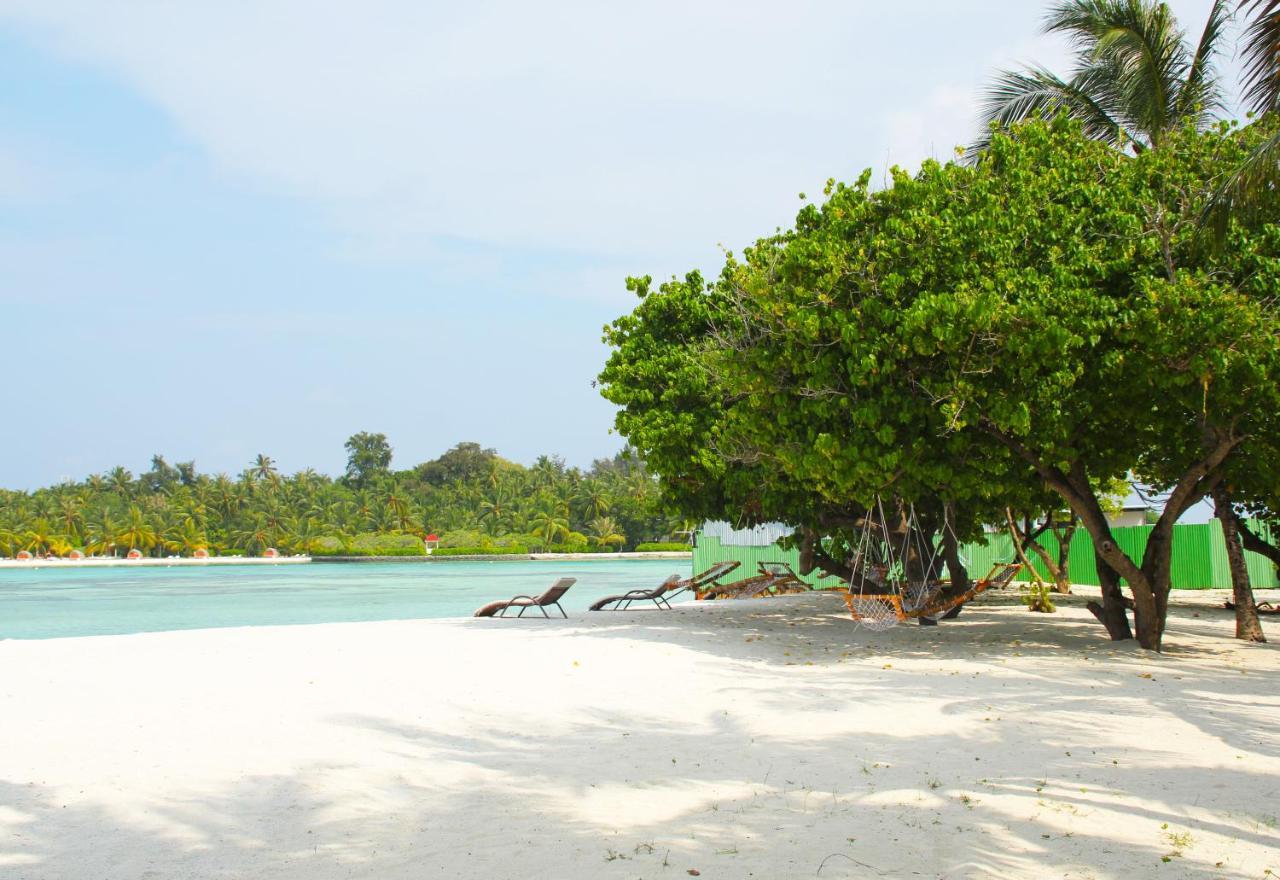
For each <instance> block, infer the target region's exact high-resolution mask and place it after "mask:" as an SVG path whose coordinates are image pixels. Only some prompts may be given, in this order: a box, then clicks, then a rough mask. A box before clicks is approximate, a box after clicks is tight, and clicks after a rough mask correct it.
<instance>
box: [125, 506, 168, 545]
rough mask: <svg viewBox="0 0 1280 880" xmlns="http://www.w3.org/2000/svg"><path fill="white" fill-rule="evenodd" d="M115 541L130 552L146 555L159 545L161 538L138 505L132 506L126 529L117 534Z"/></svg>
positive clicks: (128, 514) (126, 516) (126, 517)
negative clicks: (139, 552)
mask: <svg viewBox="0 0 1280 880" xmlns="http://www.w3.org/2000/svg"><path fill="white" fill-rule="evenodd" d="M115 540H116V544H118V545H119V546H121V547H126V548H128V549H129V550H141V551H142V552H143V553H145V552H147V551H148V550H150V549H151V548H152V547H154V546H156V544H157V543H159V541H160V536H159V535H158V534H157V533H156V529H155V527H154V526H153V525H152V524H151V523H150V521H148V520H147V516H146V514H144V513H143V512H142V508H140V507H138V505H136V504H131V505H130V506H129V512H128V513H127V514H126V515H125V522H124V527H123V528H121V529H120V531H119V532H117V533H116V536H115Z"/></svg>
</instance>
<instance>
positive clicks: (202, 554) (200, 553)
mask: <svg viewBox="0 0 1280 880" xmlns="http://www.w3.org/2000/svg"><path fill="white" fill-rule="evenodd" d="M191 556H192V558H194V559H208V558H209V549H208V548H207V547H197V548H196V552H195V553H192V554H191Z"/></svg>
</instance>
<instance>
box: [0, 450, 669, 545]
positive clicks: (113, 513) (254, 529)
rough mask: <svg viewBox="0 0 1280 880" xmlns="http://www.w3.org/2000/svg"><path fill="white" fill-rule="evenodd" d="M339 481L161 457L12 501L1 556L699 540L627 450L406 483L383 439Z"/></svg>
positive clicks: (460, 462)
mask: <svg viewBox="0 0 1280 880" xmlns="http://www.w3.org/2000/svg"><path fill="white" fill-rule="evenodd" d="M347 452H348V467H347V471H346V473H345V474H344V475H343V476H342V477H339V478H337V479H333V478H331V477H328V476H325V475H323V474H319V473H316V472H315V471H314V470H310V469H308V470H303V471H299V472H298V473H295V474H292V475H285V474H282V473H280V471H279V470H278V468H277V467H276V463H275V461H274V460H273V459H272V458H271V457H270V456H267V455H259V456H257V458H256V459H255V460H254V461H253V462H252V463H251V464H250V465H249V466H248V467H247V468H245V469H244V470H243V471H241V472H240V473H239V474H237V475H235V476H230V475H228V474H205V473H201V472H199V471H198V470H197V469H196V466H195V464H194V463H193V462H181V463H179V464H176V465H171V464H170V463H169V462H168V461H166V460H165V458H164V457H163V456H161V455H156V456H154V457H153V458H152V459H151V467H150V469H149V470H147V471H145V472H143V473H141V474H138V475H137V476H134V475H133V474H131V473H130V472H129V471H128V470H126V469H125V468H124V467H116V468H112V469H111V470H110V471H107V472H106V473H103V474H92V475H90V476H89V477H87V478H85V479H84V480H81V481H78V482H66V483H62V484H59V485H56V486H51V487H48V488H44V489H39V490H36V491H34V492H25V491H10V490H0V556H14V555H16V554H18V553H20V552H23V551H26V552H28V553H31V554H34V555H48V554H52V555H58V556H61V555H65V554H68V553H71V552H73V551H80V552H83V553H86V554H89V555H107V556H110V555H125V554H127V553H128V552H129V551H130V550H137V551H140V552H141V553H143V554H144V555H148V556H168V555H183V556H189V555H192V554H194V553H196V552H197V551H199V550H206V551H208V552H210V553H212V554H215V555H239V554H244V555H260V554H262V553H263V552H265V551H266V550H267V549H268V548H276V549H277V550H279V551H280V552H285V553H302V554H312V555H353V556H403V555H420V554H422V553H424V552H425V546H426V545H425V543H424V540H425V539H426V538H427V537H429V536H431V535H435V536H436V538H438V546H439V550H438V552H442V553H446V554H450V553H452V554H458V553H511V552H519V553H527V552H532V551H541V550H553V551H559V550H565V551H568V550H571V551H577V552H588V551H606V550H619V549H629V548H632V547H635V546H636V545H638V544H642V543H644V542H652V541H659V540H679V539H684V540H687V538H688V532H689V528H690V526H689V524H688V523H687V522H685V521H683V520H679V519H671V518H668V517H665V516H663V515H662V513H661V512H660V510H659V508H658V504H657V498H658V495H657V489H656V485H655V481H654V478H653V477H652V476H651V475H650V474H649V472H648V470H647V469H646V467H645V465H644V462H643V461H642V460H640V458H639V457H637V456H636V455H634V454H633V453H632V452H630V451H629V450H623V451H622V452H620V453H618V454H617V455H616V456H614V457H612V458H605V459H600V460H597V461H596V462H594V463H593V464H592V466H591V467H590V468H588V469H587V470H582V469H579V468H576V467H569V466H566V465H565V463H564V461H563V460H561V459H559V458H557V457H554V456H541V457H539V458H538V459H537V460H536V461H535V462H534V463H533V465H531V466H529V467H525V466H523V465H520V464H517V463H515V462H512V461H509V460H507V459H505V458H502V457H501V456H499V455H498V454H497V453H496V452H495V451H494V450H492V449H485V448H482V447H481V446H480V445H479V444H477V443H459V444H458V445H457V446H455V447H453V448H452V449H450V450H449V451H447V452H445V453H444V454H443V455H441V456H440V457H439V458H436V459H433V460H431V461H428V462H424V463H422V464H419V465H417V466H415V467H412V468H409V469H407V470H402V471H396V470H392V468H391V456H392V450H391V446H390V444H389V443H388V442H387V439H386V437H385V436H384V435H382V434H371V433H366V432H362V433H360V434H356V435H354V436H353V437H352V438H351V439H350V440H348V441H347Z"/></svg>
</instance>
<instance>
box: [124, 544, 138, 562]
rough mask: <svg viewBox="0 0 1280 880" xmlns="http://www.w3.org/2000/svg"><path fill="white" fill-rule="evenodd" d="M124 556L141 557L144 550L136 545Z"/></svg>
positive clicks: (129, 557) (128, 557) (127, 557)
mask: <svg viewBox="0 0 1280 880" xmlns="http://www.w3.org/2000/svg"><path fill="white" fill-rule="evenodd" d="M124 558H125V559H141V558H142V551H141V550H139V549H138V548H137V547H134V548H133V549H132V550H130V551H129V552H128V553H126V554H125V555H124Z"/></svg>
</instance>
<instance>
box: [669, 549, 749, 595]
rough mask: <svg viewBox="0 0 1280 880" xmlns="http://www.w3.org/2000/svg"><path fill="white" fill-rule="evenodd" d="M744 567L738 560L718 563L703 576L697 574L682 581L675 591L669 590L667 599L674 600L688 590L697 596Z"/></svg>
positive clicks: (702, 574)
mask: <svg viewBox="0 0 1280 880" xmlns="http://www.w3.org/2000/svg"><path fill="white" fill-rule="evenodd" d="M740 565H742V563H741V562H738V561H737V560H736V559H730V560H728V561H727V562H717V563H716V564H715V565H713V566H711V567H710V568H708V569H707V570H706V571H704V572H702V573H701V574H695V575H694V576H693V577H691V578H687V579H686V580H683V581H681V582H680V583H679V584H678V585H677V586H676V587H675V589H673V590H668V591H667V595H666V598H667V599H674V598H675V597H676V596H678V595H680V594H681V593H683V592H685V591H686V590H688V591H689V592H691V593H693V594H694V595H695V596H696V595H698V592H699V591H700V590H705V589H707V588H708V587H711V586H714V585H715V583H716V581H718V580H720V578H722V577H724V576H725V575H727V574H728V573H729V572H731V571H733V570H734V569H736V568H737V567H738V566H740Z"/></svg>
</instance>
